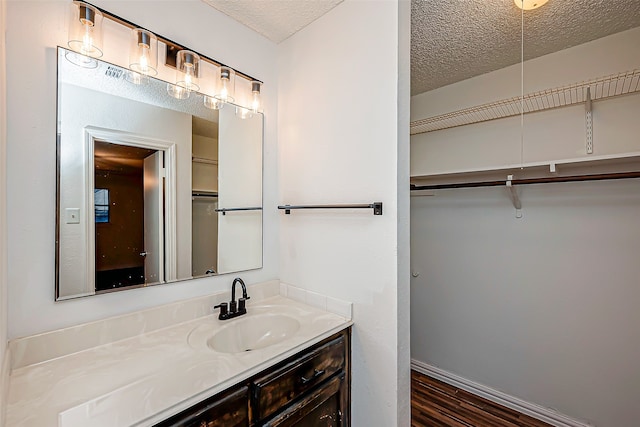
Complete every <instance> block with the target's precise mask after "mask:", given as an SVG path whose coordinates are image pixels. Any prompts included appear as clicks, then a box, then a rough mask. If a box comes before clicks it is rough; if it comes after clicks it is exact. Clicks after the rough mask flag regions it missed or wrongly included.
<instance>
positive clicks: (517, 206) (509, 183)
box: [506, 175, 522, 218]
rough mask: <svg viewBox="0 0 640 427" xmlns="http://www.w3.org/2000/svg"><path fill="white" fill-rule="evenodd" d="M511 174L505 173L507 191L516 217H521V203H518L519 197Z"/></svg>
mask: <svg viewBox="0 0 640 427" xmlns="http://www.w3.org/2000/svg"><path fill="white" fill-rule="evenodd" d="M512 181H513V175H507V182H506V184H507V191H508V194H509V198H510V199H511V203H513V207H514V208H515V209H516V218H522V203H520V197H518V192H517V191H516V188H515V187H514V186H513V182H512Z"/></svg>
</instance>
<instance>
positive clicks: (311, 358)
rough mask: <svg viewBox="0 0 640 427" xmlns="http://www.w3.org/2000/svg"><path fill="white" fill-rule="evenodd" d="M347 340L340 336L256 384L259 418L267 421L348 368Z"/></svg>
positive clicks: (255, 403)
mask: <svg viewBox="0 0 640 427" xmlns="http://www.w3.org/2000/svg"><path fill="white" fill-rule="evenodd" d="M345 350H346V346H345V340H344V336H340V337H338V338H336V339H335V340H332V341H329V342H327V343H326V344H323V345H322V346H320V347H317V348H315V349H313V350H311V351H309V352H308V353H305V354H302V355H301V356H300V357H299V358H297V359H295V360H293V361H292V362H290V363H288V364H286V365H285V366H283V367H282V368H280V369H278V370H276V371H274V372H271V373H269V374H267V375H264V376H262V377H258V378H256V379H255V380H254V381H253V383H252V389H253V390H252V395H253V399H254V405H255V406H254V407H255V409H256V414H255V415H256V418H258V419H265V418H267V417H269V416H270V415H272V414H274V413H275V412H276V411H278V410H280V409H282V407H283V406H285V405H286V404H287V403H288V402H290V401H291V400H293V399H294V398H295V397H297V396H299V395H300V394H302V393H304V392H306V391H307V390H310V389H311V388H313V387H314V386H316V385H317V384H320V383H321V382H322V381H324V380H325V379H327V378H329V377H331V376H332V375H333V374H335V373H336V372H338V371H340V370H341V369H343V368H344V367H345Z"/></svg>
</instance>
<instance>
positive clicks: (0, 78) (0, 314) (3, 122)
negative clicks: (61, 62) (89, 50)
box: [0, 0, 9, 425]
mask: <svg viewBox="0 0 640 427" xmlns="http://www.w3.org/2000/svg"><path fill="white" fill-rule="evenodd" d="M5 28H6V2H5V0H0V425H4V417H5V404H6V399H5V387H4V386H5V380H6V379H7V378H5V374H6V375H8V374H9V372H8V371H7V372H5V371H4V362H5V350H6V348H7V237H6V236H7V223H6V210H7V201H6V199H7V193H6V166H7V157H6V139H7V138H6V136H7V131H6V130H7V111H6V96H5V94H6V87H7V85H6V75H5V73H6V62H5V30H4V29H5ZM7 384H8V381H7Z"/></svg>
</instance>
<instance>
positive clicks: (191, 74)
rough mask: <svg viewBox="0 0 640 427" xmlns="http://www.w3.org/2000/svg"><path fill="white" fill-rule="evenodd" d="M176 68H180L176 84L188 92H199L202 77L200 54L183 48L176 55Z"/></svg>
mask: <svg viewBox="0 0 640 427" xmlns="http://www.w3.org/2000/svg"><path fill="white" fill-rule="evenodd" d="M176 68H177V69H178V78H177V79H176V86H179V87H181V88H183V89H184V90H186V91H187V92H197V91H199V90H200V86H199V85H198V83H199V79H200V56H199V55H198V54H197V53H195V52H192V51H190V50H181V51H179V52H178V54H177V56H176Z"/></svg>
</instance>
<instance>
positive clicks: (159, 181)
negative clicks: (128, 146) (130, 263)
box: [140, 151, 164, 284]
mask: <svg viewBox="0 0 640 427" xmlns="http://www.w3.org/2000/svg"><path fill="white" fill-rule="evenodd" d="M163 177H164V168H163V158H162V152H160V151H157V152H155V153H153V154H152V155H150V156H148V157H146V158H145V159H144V177H143V183H144V251H143V252H141V254H140V255H141V256H143V257H144V277H145V284H150V283H157V282H162V281H164V224H163V223H164V221H163V220H162V218H163V207H164V191H163V190H164V189H163V187H164V186H163Z"/></svg>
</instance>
